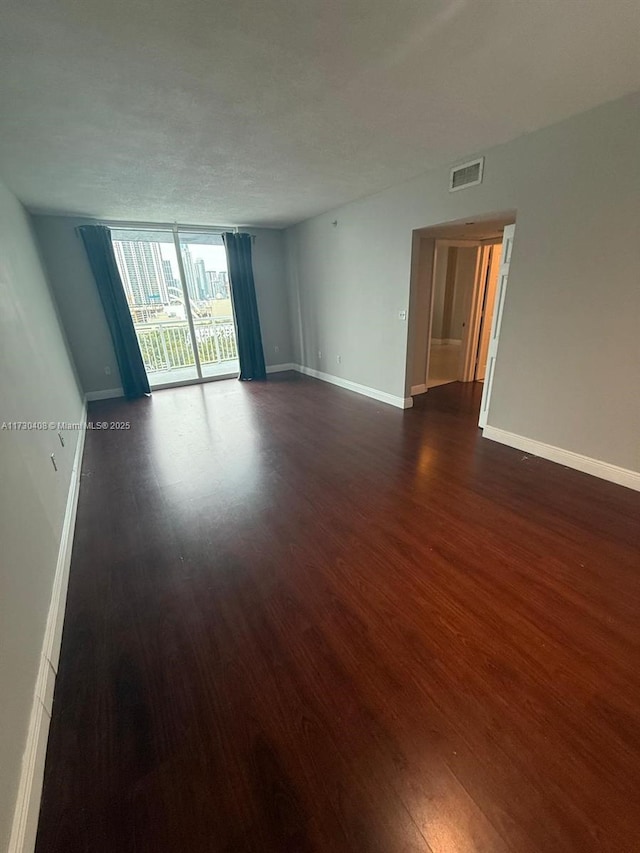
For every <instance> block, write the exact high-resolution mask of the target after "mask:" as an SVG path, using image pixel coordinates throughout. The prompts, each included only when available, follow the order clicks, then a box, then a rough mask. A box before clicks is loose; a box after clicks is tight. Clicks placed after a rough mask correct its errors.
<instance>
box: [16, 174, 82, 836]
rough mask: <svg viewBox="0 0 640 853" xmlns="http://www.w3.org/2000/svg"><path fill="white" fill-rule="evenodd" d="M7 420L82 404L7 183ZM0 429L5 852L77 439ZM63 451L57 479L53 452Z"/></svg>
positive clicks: (69, 412) (73, 409)
mask: <svg viewBox="0 0 640 853" xmlns="http://www.w3.org/2000/svg"><path fill="white" fill-rule="evenodd" d="M0 301H1V309H0V350H1V353H2V358H1V363H2V370H0V423H1V422H10V421H46V422H49V421H66V422H75V421H78V420H79V419H80V416H81V414H82V400H81V395H80V392H79V390H78V385H77V381H76V378H75V374H74V371H73V367H72V365H71V362H70V359H69V355H68V352H67V348H66V343H65V340H64V338H63V335H62V332H61V330H60V326H59V323H58V317H57V314H56V309H55V307H54V304H53V301H52V298H51V295H50V293H49V289H48V285H47V281H46V279H45V274H44V272H43V269H42V266H41V263H40V257H39V255H38V251H37V248H36V244H35V241H34V240H33V237H32V232H31V226H30V221H29V217H28V216H27V214H26V213H25V211H24V210H23V208H22V206H21V205H20V204H19V203H18V202H17V201H16V199H15V198H14V196H13V195H12V194H11V193H10V192H9V191H8V190H7V189H6V188H5V187H4V185H3V184H1V183H0ZM65 439H66V446H65V447H64V448H62V447H61V446H60V443H59V441H58V437H57V434H56V431H49V430H47V431H17V432H14V431H11V430H6V429H0V464H1V475H0V542H1V543H2V557H1V562H0V696H2V725H1V726H0V767H1V768H2V773H0V849H3V850H4V849H6V845H7V843H8V837H9V832H10V828H11V821H12V817H13V810H14V806H15V800H16V794H17V789H18V781H19V777H20V769H21V761H22V754H23V751H24V748H25V739H26V735H27V726H28V722H29V715H30V712H31V705H32V701H33V694H34V689H35V683H36V676H37V671H38V665H39V662H40V652H41V649H42V644H43V640H44V633H45V626H46V619H47V613H48V609H49V602H50V599H51V592H52V587H53V580H54V574H55V569H56V563H57V558H58V549H59V545H60V538H61V532H62V523H63V519H64V512H65V507H66V502H67V495H68V492H69V485H70V480H71V469H72V464H73V459H74V454H75V449H76V442H77V440H78V433H77V432H73V431H70V432H66V433H65ZM51 453H55V454H56V459H57V462H58V469H59V470H58V473H55V472H54V470H53V466H52V465H51V461H50V458H49V457H50V454H51Z"/></svg>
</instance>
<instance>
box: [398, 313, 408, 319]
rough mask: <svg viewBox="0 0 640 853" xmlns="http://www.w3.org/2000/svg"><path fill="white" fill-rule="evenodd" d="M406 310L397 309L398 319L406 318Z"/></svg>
mask: <svg viewBox="0 0 640 853" xmlns="http://www.w3.org/2000/svg"><path fill="white" fill-rule="evenodd" d="M406 319H407V312H406V311H398V320H406Z"/></svg>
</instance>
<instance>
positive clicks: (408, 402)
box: [294, 364, 413, 409]
mask: <svg viewBox="0 0 640 853" xmlns="http://www.w3.org/2000/svg"><path fill="white" fill-rule="evenodd" d="M294 368H295V370H297V371H298V372H299V373H304V374H305V375H306V376H313V378H314V379H321V380H322V381H323V382H330V383H331V384H332V385H337V386H338V387H339V388H346V389H347V390H348V391H355V393H356V394H362V395H364V396H365V397H371V398H373V399H374V400H379V401H380V402H381V403H387V404H388V405H390V406H395V407H396V408H397V409H410V408H411V407H412V406H413V400H412V398H411V397H396V396H395V395H393V394H387V392H386V391H378V389H377V388H370V387H369V386H368V385H360V384H359V383H358V382H352V381H351V380H350V379H342V378H341V377H340V376H332V374H330V373H322V371H320V370H314V369H313V368H312V367H305V365H303V364H296V365H294Z"/></svg>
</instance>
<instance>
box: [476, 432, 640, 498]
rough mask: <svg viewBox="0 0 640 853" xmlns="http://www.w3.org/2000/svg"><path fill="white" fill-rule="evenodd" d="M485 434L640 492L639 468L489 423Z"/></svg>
mask: <svg viewBox="0 0 640 853" xmlns="http://www.w3.org/2000/svg"><path fill="white" fill-rule="evenodd" d="M482 435H483V437H484V438H489V439H491V441H497V442H499V443H500V444H507V445H508V446H509V447H515V448H517V449H518V450H524V451H525V453H530V454H531V455H532V456H541V457H542V458H543V459H549V460H550V461H551V462H557V463H558V464H560V465H565V466H566V467H567V468H575V469H576V471H583V472H584V473H585V474H592V475H593V476H594V477H600V478H601V479H602V480H609V481H610V482H611V483H617V484H618V485H619V486H626V487H627V488H628V489H635V490H636V491H640V472H639V471H631V470H630V469H628V468H620V467H619V466H618V465H612V464H611V463H610V462H602V461H601V460H599V459H592V458H591V457H590V456H583V455H582V454H581V453H574V452H573V451H572V450H563V449H562V448H561V447H555V446H554V445H553V444H545V443H544V442H543V441H536V440H535V439H533V438H527V437H526V436H524V435H518V434H517V433H515V432H508V431H507V430H504V429H498V428H497V427H492V426H486V427H485V428H484V430H483V431H482Z"/></svg>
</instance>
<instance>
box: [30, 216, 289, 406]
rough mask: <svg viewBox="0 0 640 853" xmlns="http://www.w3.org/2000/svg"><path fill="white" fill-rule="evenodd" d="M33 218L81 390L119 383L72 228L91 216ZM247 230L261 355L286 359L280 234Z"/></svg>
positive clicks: (101, 315) (95, 296)
mask: <svg viewBox="0 0 640 853" xmlns="http://www.w3.org/2000/svg"><path fill="white" fill-rule="evenodd" d="M33 219H34V227H35V231H36V235H37V238H38V242H39V244H40V247H41V250H42V255H43V258H44V261H45V264H46V267H47V270H48V272H49V277H50V280H51V285H52V288H53V291H54V293H55V297H56V301H57V302H58V305H59V307H60V315H61V317H62V322H63V324H64V327H65V330H66V333H67V338H68V340H69V345H70V347H71V351H72V353H73V357H74V360H75V363H76V365H77V368H78V374H79V376H80V382H81V385H82V389H83V391H84V392H85V393H86V392H96V391H107V390H110V389H113V388H118V387H119V386H120V375H119V372H118V365H117V363H116V357H115V354H114V352H113V346H112V343H111V337H110V335H109V329H108V327H107V324H106V321H105V319H104V313H103V311H102V305H101V304H100V298H99V296H98V293H97V290H96V286H95V282H94V280H93V276H92V274H91V270H90V268H89V262H88V261H87V257H86V254H85V251H84V247H83V245H82V241H81V240H80V239H79V237H78V236H77V235H76V232H75V229H76V227H77V226H78V225H83V224H91V222H92V220H90V219H77V218H73V217H69V216H34V217H33ZM248 230H249V232H250V233H251V234H255V235H256V240H255V243H254V245H253V265H254V275H255V280H256V295H257V299H258V310H259V313H260V324H261V327H262V338H263V345H264V354H265V360H266V362H267V364H268V365H269V364H283V363H287V362H290V361H291V336H290V331H289V328H290V323H289V305H288V299H287V291H286V280H285V265H284V235H283V232H282V231H277V230H272V229H265V228H258V229H248ZM276 347H278V350H279V351H278V352H276ZM105 368H108V369H109V370H110V374H106V373H105Z"/></svg>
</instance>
